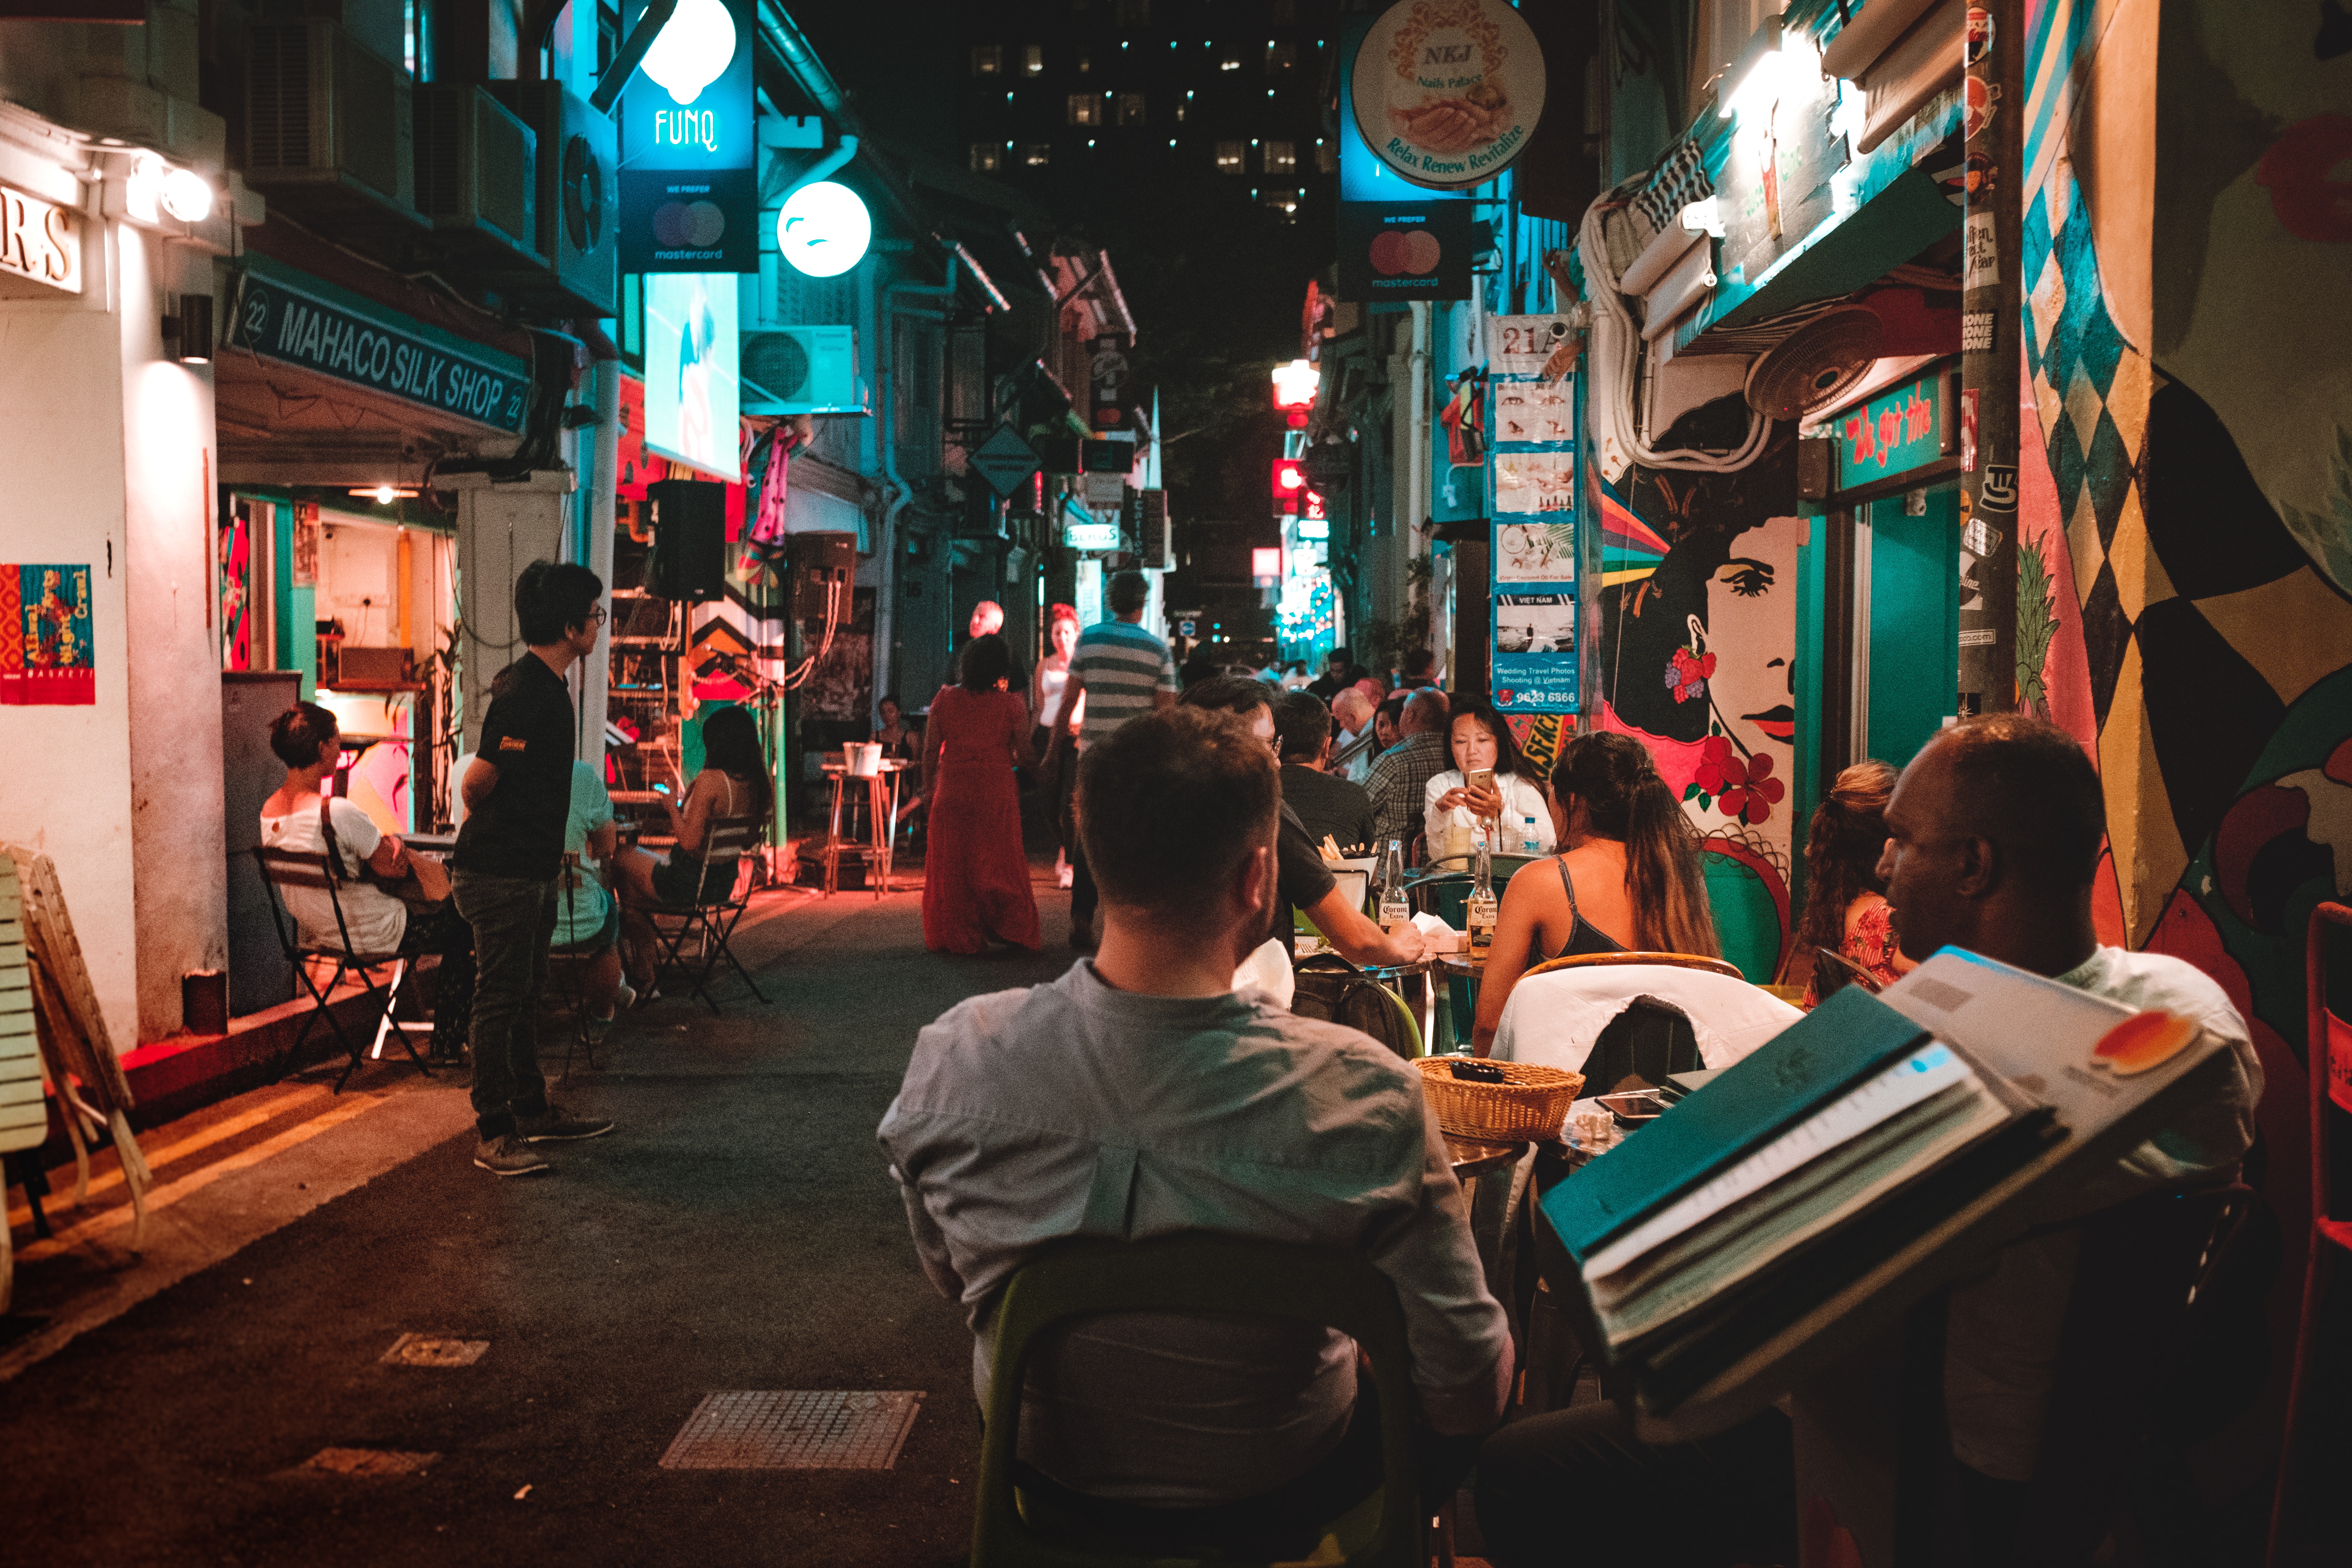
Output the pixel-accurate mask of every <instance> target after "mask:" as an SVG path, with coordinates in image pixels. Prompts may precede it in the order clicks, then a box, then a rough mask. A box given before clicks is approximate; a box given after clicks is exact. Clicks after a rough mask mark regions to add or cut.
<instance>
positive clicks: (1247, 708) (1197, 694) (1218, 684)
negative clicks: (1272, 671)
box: [1176, 675, 1275, 718]
mask: <svg viewBox="0 0 2352 1568" xmlns="http://www.w3.org/2000/svg"><path fill="white" fill-rule="evenodd" d="M1274 699H1275V693H1274V691H1273V689H1271V688H1269V687H1268V686H1267V685H1266V683H1265V681H1263V680H1259V679H1255V678H1253V677H1250V676H1246V675H1213V676H1210V677H1209V678H1208V679H1205V680H1196V681H1194V682H1193V683H1192V685H1190V686H1188V687H1186V688H1185V689H1184V695H1183V696H1181V697H1180V698H1178V699H1177V700H1176V702H1177V705H1178V706H1179V707H1182V708H1206V709H1208V710H1211V711H1212V712H1216V713H1231V714H1234V715H1235V716H1236V717H1239V718H1246V717H1248V716H1249V715H1250V714H1252V713H1255V711H1257V710H1259V709H1261V708H1271V707H1273V706H1274Z"/></svg>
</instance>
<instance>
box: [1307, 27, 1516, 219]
mask: <svg viewBox="0 0 2352 1568" xmlns="http://www.w3.org/2000/svg"><path fill="white" fill-rule="evenodd" d="M1351 85H1352V87H1353V89H1354V99H1355V111H1356V129H1357V130H1358V131H1360V132H1362V133H1363V138H1364V142H1365V143H1366V144H1367V145H1368V146H1370V148H1371V150H1372V152H1373V153H1375V154H1376V155H1377V156H1378V157H1379V158H1380V160H1381V163H1385V164H1386V165H1387V166H1388V167H1389V168H1391V169H1393V170H1394V171H1395V172H1396V173H1397V174H1401V175H1402V176H1403V177H1404V178H1405V179H1407V180H1409V181H1411V182H1412V184H1416V185H1425V186H1428V187H1429V188H1431V189H1433V190H1441V191H1449V190H1459V189H1463V188H1465V187H1467V186H1470V185H1477V184H1485V183H1486V181H1488V180H1491V179H1493V178H1494V177H1495V176H1496V174H1501V173H1502V172H1503V171H1504V170H1505V169H1507V168H1508V167H1510V165H1511V161H1512V160H1513V159H1515V158H1517V156H1518V155H1519V154H1520V153H1523V152H1525V151H1526V150H1527V145H1528V137H1529V136H1530V135H1532V134H1533V133H1534V132H1535V128H1536V121H1538V120H1539V119H1541V118H1542V116H1543V104H1544V61H1543V50H1542V49H1541V48H1540V47H1538V45H1537V43H1536V36H1535V33H1534V30H1533V29H1531V28H1530V27H1528V25H1527V23H1526V22H1525V21H1524V20H1522V19H1521V18H1520V16H1519V14H1518V12H1517V11H1516V10H1514V9H1512V7H1511V6H1510V5H1507V4H1506V3H1505V0H1398V3H1397V4H1396V5H1391V6H1390V7H1389V8H1388V10H1387V11H1385V12H1384V13H1382V14H1381V18H1380V20H1378V21H1376V22H1374V23H1373V24H1372V30H1371V31H1370V33H1367V34H1366V35H1365V36H1364V42H1363V46H1362V47H1360V48H1359V49H1358V50H1357V51H1356V64H1355V70H1354V74H1353V78H1352V82H1351Z"/></svg>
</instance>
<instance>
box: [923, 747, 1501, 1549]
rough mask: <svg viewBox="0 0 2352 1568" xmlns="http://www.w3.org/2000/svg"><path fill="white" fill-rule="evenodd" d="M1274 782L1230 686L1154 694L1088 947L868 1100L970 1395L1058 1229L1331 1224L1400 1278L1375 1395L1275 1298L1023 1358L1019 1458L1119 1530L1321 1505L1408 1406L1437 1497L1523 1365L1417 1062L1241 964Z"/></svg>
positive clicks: (1272, 843)
mask: <svg viewBox="0 0 2352 1568" xmlns="http://www.w3.org/2000/svg"><path fill="white" fill-rule="evenodd" d="M1258 711H1259V712H1261V713H1262V712H1263V711H1264V708H1263V704H1262V703H1261V705H1260V708H1259V710H1258ZM1281 807H1282V795H1281V784H1280V779H1279V776H1278V774H1277V773H1276V763H1275V758H1274V752H1273V749H1272V747H1271V746H1269V745H1268V744H1267V742H1266V740H1265V737H1264V736H1262V735H1259V734H1256V733H1253V732H1252V731H1251V729H1250V728H1249V726H1248V724H1247V722H1246V721H1244V720H1243V719H1241V718H1239V717H1237V716H1235V715H1234V714H1231V713H1226V712H1221V711H1216V710H1204V709H1202V708H1197V707H1181V708H1177V709H1174V710H1163V711H1161V712H1158V713H1147V714H1144V715H1142V716H1140V717H1138V718H1135V719H1131V720H1129V721H1128V722H1127V723H1126V724H1124V725H1122V726H1121V727H1120V728H1119V729H1118V730H1117V731H1113V732H1112V733H1111V734H1109V735H1108V736H1106V737H1105V738H1103V739H1102V740H1101V741H1099V742H1097V743H1096V744H1095V745H1093V746H1091V747H1089V748H1088V749H1087V752H1086V753H1085V755H1084V757H1083V759H1082V760H1081V762H1080V764H1079V777H1078V795H1077V815H1078V826H1079V832H1080V833H1081V834H1082V835H1083V837H1084V841H1085V847H1086V852H1087V859H1088V863H1089V864H1091V865H1092V866H1093V867H1095V868H1096V873H1095V874H1096V877H1097V884H1098V886H1099V887H1100V888H1101V889H1102V900H1103V911H1104V917H1105V922H1104V923H1105V932H1104V936H1103V941H1102V946H1101V949H1100V951H1099V952H1098V953H1097V956H1096V957H1094V958H1093V959H1091V960H1081V961H1079V962H1078V963H1076V964H1075V965H1073V966H1072V968H1071V969H1070V971H1069V973H1066V974H1065V975H1064V976H1063V977H1062V978H1061V979H1060V980H1057V981H1055V982H1054V983H1053V984H1047V985H1039V986H1034V987H1031V988H1029V989H1026V990H1014V991H1000V992H997V993H995V994H991V995H983V996H976V997H973V998H971V1000H969V1001H966V1002H964V1003H962V1004H961V1005H958V1006H957V1007H955V1008H954V1009H952V1010H951V1011H950V1012H949V1013H947V1014H946V1015H944V1016H941V1017H940V1019H939V1020H938V1021H937V1022H935V1023H933V1024H932V1025H931V1026H929V1027H928V1028H926V1029H924V1030H923V1032H922V1034H921V1036H920V1037H919V1039H918V1040H917V1043H916V1046H915V1053H914V1059H913V1062H912V1064H911V1065H910V1066H909V1067H908V1070H907V1076H906V1080H905V1082H904V1084H903V1085H902V1086H901V1088H900V1089H899V1092H898V1099H897V1100H896V1101H895V1102H894V1103H893V1104H892V1105H891V1107H890V1110H889V1113H888V1115H887V1116H886V1117H885V1118H884V1119H883V1122H882V1126H881V1131H880V1139H881V1142H882V1146H883V1150H884V1152H886V1153H887V1155H888V1156H889V1158H890V1160H891V1163H892V1166H893V1171H894V1174H895V1175H896V1177H897V1179H898V1182H899V1184H900V1186H901V1189H902V1192H903V1194H904V1196H905V1199H906V1205H907V1214H908V1222H909V1224H910V1225H911V1226H912V1228H913V1231H914V1237H915V1247H916V1252H917V1254H918V1255H919V1258H920V1259H921V1261H922V1265H923V1268H924V1271H925V1272H926V1273H927V1274H928V1275H929V1277H930V1279H931V1281H932V1282H933V1284H935V1285H936V1286H937V1287H938V1288H939V1289H940V1291H941V1292H942V1293H943V1294H945V1295H947V1296H948V1297H949V1298H950V1299H951V1300H957V1301H960V1302H961V1303H962V1304H963V1306H964V1308H965V1309H966V1311H967V1314H968V1318H969V1321H970V1323H971V1330H972V1332H973V1335H974V1337H975V1343H974V1351H973V1364H972V1386H973V1389H974V1391H975V1392H976V1393H978V1394H980V1395H981V1396H982V1399H983V1400H985V1398H986V1395H987V1391H988V1386H989V1376H990V1364H989V1353H988V1352H989V1336H990V1333H991V1331H992V1320H993V1315H994V1313H995V1310H996V1307H997V1304H998V1301H999V1300H1000V1299H1001V1296H1002V1294H1003V1288H1004V1286H1005V1284H1006V1282H1007V1280H1008V1279H1010V1278H1011V1277H1012V1275H1013V1272H1014V1271H1015V1270H1016V1269H1018V1268H1020V1267H1021V1265H1022V1264H1023V1263H1024V1262H1025V1261H1026V1260H1028V1259H1029V1258H1031V1257H1032V1256H1034V1254H1036V1253H1037V1252H1038V1250H1039V1249H1040V1248H1043V1247H1047V1246H1049V1245H1050V1244H1052V1243H1054V1242H1055V1241H1059V1240H1062V1239H1065V1238H1066V1237H1110V1238H1124V1239H1143V1238H1146V1237H1158V1236H1166V1235H1171V1234H1176V1233H1181V1232H1185V1231H1215V1232H1221V1233H1223V1234H1225V1235H1229V1236H1239V1237H1255V1238H1260V1239H1265V1240H1273V1241H1280V1242H1288V1243H1295V1244H1297V1245H1300V1246H1309V1247H1345V1248H1349V1249H1351V1250H1354V1251H1357V1252H1360V1253H1361V1254H1362V1255H1363V1256H1364V1257H1365V1258H1367V1259H1368V1260H1369V1261H1370V1263H1371V1264H1372V1266H1373V1267H1375V1268H1378V1269H1379V1270H1380V1271H1381V1272H1382V1273H1383V1274H1385V1275H1387V1276H1388V1277H1389V1279H1391V1280H1392V1281H1393V1282H1394V1283H1395V1286H1396V1290H1397V1295H1398V1298H1399V1300H1401V1302H1402V1306H1403V1310H1404V1318H1405V1323H1406V1328H1407V1331H1408V1334H1409V1337H1410V1342H1411V1344H1412V1382H1413V1384H1414V1387H1415V1388H1416V1390H1417V1392H1418V1394H1419V1395H1420V1398H1419V1401H1418V1403H1419V1405H1420V1409H1419V1410H1418V1411H1417V1412H1402V1411H1389V1412H1382V1411H1380V1410H1378V1409H1377V1408H1376V1400H1375V1399H1374V1397H1373V1395H1372V1394H1371V1392H1370V1391H1371V1388H1372V1384H1371V1380H1370V1378H1369V1377H1368V1376H1367V1377H1363V1378H1362V1379H1361V1380H1360V1379H1359V1367H1358V1355H1357V1352H1356V1347H1355V1345H1354V1343H1353V1342H1351V1341H1349V1339H1348V1338H1347V1337H1346V1336H1345V1335H1342V1334H1340V1333H1339V1332H1337V1331H1332V1330H1328V1329H1317V1328H1308V1327H1306V1326H1304V1325H1300V1324H1296V1323H1288V1322H1283V1321H1274V1320H1254V1319H1249V1318H1213V1319H1211V1318H1188V1317H1182V1316H1171V1315H1157V1314H1128V1315H1110V1316H1105V1317H1100V1318H1096V1319H1092V1320H1089V1321H1087V1322H1085V1323H1083V1324H1081V1325H1079V1326H1078V1327H1076V1328H1075V1329H1073V1330H1071V1331H1068V1332H1067V1333H1066V1334H1065V1335H1064V1336H1062V1337H1061V1338H1060V1340H1059V1341H1058V1342H1057V1343H1056V1344H1055V1347H1054V1348H1052V1349H1050V1350H1048V1351H1046V1352H1044V1353H1043V1354H1041V1355H1040V1356H1039V1357H1038V1358H1037V1359H1036V1360H1035V1361H1034V1362H1033V1363H1032V1371H1031V1374H1030V1378H1029V1385H1028V1389H1027V1392H1026V1395H1025V1397H1024V1407H1023V1415H1022V1420H1021V1431H1020V1437H1021V1443H1020V1454H1021V1458H1022V1461H1023V1463H1024V1466H1025V1467H1027V1470H1028V1477H1027V1479H1025V1480H1024V1484H1028V1485H1034V1486H1038V1487H1041V1488H1044V1489H1047V1495H1050V1496H1053V1497H1055V1499H1056V1500H1059V1501H1060V1502H1061V1503H1062V1504H1063V1505H1064V1506H1066V1507H1071V1508H1075V1509H1076V1510H1079V1511H1081V1512H1086V1513H1090V1514H1092V1515H1094V1516H1095V1517H1097V1518H1101V1519H1104V1520H1105V1521H1107V1522H1110V1523H1112V1524H1113V1525H1114V1527H1116V1528H1121V1529H1123V1530H1126V1531H1143V1532H1146V1533H1149V1532H1150V1531H1153V1529H1154V1527H1155V1526H1160V1527H1165V1528H1170V1529H1173V1528H1178V1527H1179V1526H1180V1525H1181V1528H1183V1529H1185V1530H1186V1531H1188V1532H1189V1531H1204V1530H1205V1531H1213V1532H1223V1531H1227V1530H1230V1531H1234V1532H1235V1533H1237V1534H1241V1535H1244V1536H1247V1535H1249V1534H1251V1533H1252V1532H1255V1531H1279V1530H1282V1529H1286V1528H1289V1527H1292V1526H1295V1525H1298V1524H1301V1523H1306V1522H1308V1521H1315V1520H1318V1519H1329V1518H1332V1517H1335V1516H1336V1515H1337V1514H1338V1513H1339V1512H1341V1511H1343V1510H1345V1509H1346V1508H1347V1507H1348V1506H1349V1504H1351V1503H1352V1502H1354V1501H1355V1500H1359V1499H1361V1498H1363V1497H1366V1496H1369V1495H1370V1493H1371V1492H1372V1491H1373V1490H1374V1489H1376V1488H1378V1486H1379V1485H1380V1481H1381V1463H1380V1449H1379V1438H1378V1433H1379V1423H1380V1421H1381V1419H1383V1418H1388V1419H1407V1420H1413V1421H1414V1437H1415V1442H1416V1454H1417V1457H1418V1458H1419V1460H1420V1461H1421V1463H1420V1468H1421V1471H1422V1475H1421V1482H1422V1492H1423V1498H1424V1499H1425V1500H1428V1501H1429V1503H1430V1505H1431V1506H1432V1507H1433V1508H1434V1507H1435V1506H1436V1504H1437V1502H1438V1501H1439V1500H1442V1499H1444V1498H1445V1497H1447V1496H1449V1495H1451V1493H1452V1491H1453V1489H1454V1486H1456V1485H1457V1484H1458V1483H1459V1481H1460V1479H1461V1478H1462V1476H1463V1474H1464V1473H1465V1470H1466V1468H1467V1463H1468V1450H1469V1448H1470V1447H1472V1445H1473V1444H1474V1442H1475V1436H1476V1435H1477V1434H1480V1433H1483V1432H1484V1431H1486V1429H1488V1428H1489V1427H1491V1426H1494V1424H1495V1422H1496V1420H1497V1419H1498V1418H1499V1417H1500V1415H1501V1414H1502V1409H1503V1401H1504V1394H1505V1391H1506V1388H1507V1383H1508V1379H1509V1376H1510V1372H1511V1343H1510V1335H1509V1331H1508V1329H1507V1324H1506V1322H1505V1320H1504V1316H1503V1310H1502V1309H1501V1307H1499V1306H1498V1305H1496V1301H1495V1300H1494V1298H1493V1297H1492V1296H1491V1295H1489V1294H1488V1293H1487V1290H1486V1280H1485V1275H1484V1271H1483V1268H1482V1267H1481V1265H1480V1262H1479V1258H1478V1254H1477V1250H1476V1248H1475V1246H1474V1244H1473V1242H1472V1240H1471V1236H1470V1231H1469V1226H1468V1222H1467V1219H1466V1216H1465V1207H1464V1203H1463V1197H1462V1192H1461V1188H1460V1185H1459V1184H1457V1183H1456V1182H1455V1180H1454V1173H1453V1167H1452V1161H1451V1158H1450V1156H1449V1155H1448V1153H1447V1152H1446V1147H1445V1143H1444V1140H1443V1139H1442V1138H1441V1137H1440V1136H1439V1134H1438V1131H1437V1126H1436V1123H1435V1121H1434V1120H1433V1118H1432V1117H1431V1115H1430V1113H1429V1109H1428V1104H1427V1101H1426V1100H1425V1098H1424V1097H1423V1091H1422V1088H1421V1081H1420V1078H1419V1075H1418V1074H1417V1073H1416V1072H1415V1071H1414V1070H1413V1068H1412V1065H1411V1064H1410V1063H1407V1062H1405V1061H1403V1060H1402V1059H1400V1058H1397V1057H1396V1056H1395V1055H1393V1054H1392V1053H1391V1052H1390V1051H1389V1049H1388V1048H1387V1047H1384V1046H1381V1045H1380V1044H1378V1043H1377V1042H1375V1041H1373V1040H1372V1039H1371V1038H1370V1037H1368V1036H1365V1035H1362V1034H1360V1033H1358V1032H1357V1031H1355V1030H1353V1029H1349V1028H1346V1027H1343V1026H1339V1025H1337V1024H1331V1023H1326V1022H1322V1021H1319V1020H1316V1019H1309V1018H1302V1017H1297V1016H1293V1015H1292V1014H1290V1013H1289V1012H1287V1011H1286V1010H1284V1009H1283V1008H1281V1007H1278V1006H1276V1005H1274V1004H1273V1003H1271V1002H1270V1001H1268V1000H1267V999H1266V998H1265V996H1264V995H1263V994H1260V993H1259V992H1257V991H1256V990H1255V989H1244V990H1242V991H1238V992H1237V991H1235V990H1234V969H1235V967H1236V966H1237V965H1238V964H1239V963H1241V962H1242V960H1243V959H1244V958H1246V957H1247V956H1248V955H1249V954H1250V953H1251V952H1252V951H1253V950H1254V949H1255V948H1256V947H1257V945H1258V944H1259V943H1260V942H1264V941H1265V936H1266V931H1267V929H1268V926H1269V924H1270V921H1271V917H1272V915H1273V913H1274V910H1275V908H1276V902H1277V895H1276V825H1277V823H1278V821H1279V820H1280V813H1281ZM1416 1418H1417V1419H1416ZM1167 1510H1176V1512H1175V1513H1174V1514H1173V1515H1172V1516H1171V1514H1170V1513H1169V1512H1168V1511H1167Z"/></svg>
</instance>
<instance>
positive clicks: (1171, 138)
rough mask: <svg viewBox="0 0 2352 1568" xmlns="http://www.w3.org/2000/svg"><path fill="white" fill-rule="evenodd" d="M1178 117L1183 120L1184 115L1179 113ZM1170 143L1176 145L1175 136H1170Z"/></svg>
mask: <svg viewBox="0 0 2352 1568" xmlns="http://www.w3.org/2000/svg"><path fill="white" fill-rule="evenodd" d="M1177 118H1178V119H1180V120H1181V119H1182V118H1183V116H1182V115H1178V116H1177ZM1168 145H1170V146H1171V147H1173V146H1174V145H1176V138H1174V137H1173V136H1171V137H1170V138H1168Z"/></svg>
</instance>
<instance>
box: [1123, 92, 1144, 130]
mask: <svg viewBox="0 0 2352 1568" xmlns="http://www.w3.org/2000/svg"><path fill="white" fill-rule="evenodd" d="M1118 122H1119V123H1120V124H1121V125H1140V124H1142V123H1143V95H1142V94H1141V93H1139V92H1122V93H1120V94H1119V95H1118Z"/></svg>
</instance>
